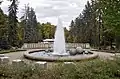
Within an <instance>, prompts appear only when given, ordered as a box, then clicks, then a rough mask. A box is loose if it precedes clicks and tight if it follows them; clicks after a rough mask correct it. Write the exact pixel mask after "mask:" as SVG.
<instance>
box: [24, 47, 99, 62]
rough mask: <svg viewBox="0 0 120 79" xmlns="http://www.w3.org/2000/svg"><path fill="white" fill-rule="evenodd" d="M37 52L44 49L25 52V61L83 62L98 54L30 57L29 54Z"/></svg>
mask: <svg viewBox="0 0 120 79" xmlns="http://www.w3.org/2000/svg"><path fill="white" fill-rule="evenodd" d="M39 51H45V49H39V50H37V49H35V50H32V51H26V52H25V53H24V57H25V58H27V59H30V60H37V61H48V62H53V61H67V62H69V61H83V60H90V59H95V58H97V57H98V54H97V53H95V52H94V51H90V52H92V53H93V54H90V55H83V56H82V57H81V55H75V56H68V57H66V56H63V57H57V56H56V57H54V56H53V57H46V56H39V57H37V56H33V55H31V54H30V53H33V52H39Z"/></svg>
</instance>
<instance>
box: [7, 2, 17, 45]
mask: <svg viewBox="0 0 120 79" xmlns="http://www.w3.org/2000/svg"><path fill="white" fill-rule="evenodd" d="M9 1H10V2H11V5H10V6H9V10H8V11H9V15H8V21H9V25H8V41H9V44H10V45H11V46H13V47H18V46H19V44H18V40H19V38H18V32H17V31H18V20H17V10H18V0H9Z"/></svg>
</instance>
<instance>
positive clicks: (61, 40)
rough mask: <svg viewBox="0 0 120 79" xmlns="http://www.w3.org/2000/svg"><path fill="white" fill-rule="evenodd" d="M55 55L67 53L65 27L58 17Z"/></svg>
mask: <svg viewBox="0 0 120 79" xmlns="http://www.w3.org/2000/svg"><path fill="white" fill-rule="evenodd" d="M53 49H54V52H53V54H54V55H67V53H66V49H65V36H64V28H63V26H62V21H61V20H60V18H58V24H57V27H56V32H55V39H54V47H53Z"/></svg>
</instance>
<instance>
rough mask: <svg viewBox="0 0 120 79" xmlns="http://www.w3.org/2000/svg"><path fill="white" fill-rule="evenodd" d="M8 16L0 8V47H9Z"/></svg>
mask: <svg viewBox="0 0 120 79" xmlns="http://www.w3.org/2000/svg"><path fill="white" fill-rule="evenodd" d="M7 24H8V17H7V15H5V14H4V13H3V11H2V9H1V8H0V49H9V48H10V46H9V44H8V37H7V36H8V27H7Z"/></svg>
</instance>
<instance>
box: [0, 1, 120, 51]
mask: <svg viewBox="0 0 120 79" xmlns="http://www.w3.org/2000/svg"><path fill="white" fill-rule="evenodd" d="M9 1H10V2H11V4H10V6H9V9H8V12H9V14H8V15H6V14H4V13H3V11H2V9H1V8H0V48H3V49H8V48H11V47H21V46H22V45H23V44H24V43H37V42H39V41H42V40H43V39H47V38H49V39H53V38H54V32H55V25H52V24H51V23H49V22H47V23H40V22H38V21H37V18H36V14H35V11H34V9H33V8H32V7H30V6H29V5H25V8H24V14H23V16H22V17H21V18H20V21H18V17H17V12H18V0H9ZM1 3H2V1H1V2H0V4H1ZM119 6H120V1H119V0H91V1H88V2H87V3H86V5H85V8H84V9H83V11H82V13H80V14H79V16H78V17H76V19H75V20H72V21H71V24H70V30H69V31H68V30H67V29H66V28H65V39H66V42H71V43H90V45H91V46H93V47H98V48H106V47H107V46H110V47H111V48H117V49H118V50H119V49H120V18H119V17H120V8H119ZM113 44H115V47H114V45H113Z"/></svg>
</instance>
